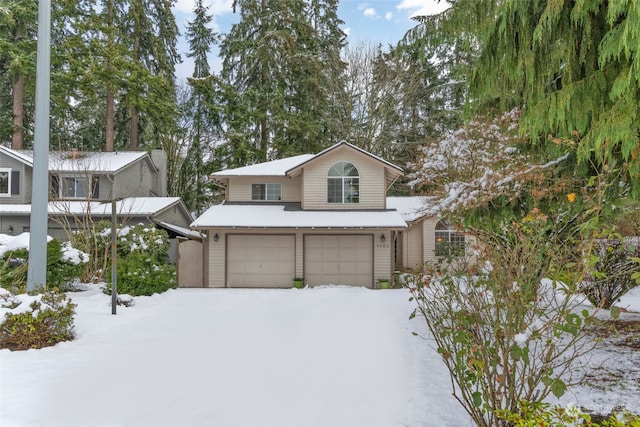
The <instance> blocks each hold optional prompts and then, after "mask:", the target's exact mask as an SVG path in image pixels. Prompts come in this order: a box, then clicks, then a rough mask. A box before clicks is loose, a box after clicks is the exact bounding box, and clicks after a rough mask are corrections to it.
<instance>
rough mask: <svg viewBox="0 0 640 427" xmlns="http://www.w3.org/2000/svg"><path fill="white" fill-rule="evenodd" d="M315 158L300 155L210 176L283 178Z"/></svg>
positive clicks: (308, 155) (310, 155) (309, 155)
mask: <svg viewBox="0 0 640 427" xmlns="http://www.w3.org/2000/svg"><path fill="white" fill-rule="evenodd" d="M313 157H315V156H314V155H313V154H301V155H299V156H294V157H287V158H285V159H280V160H273V161H270V162H263V163H256V164H255V165H249V166H243V167H240V168H235V169H227V170H222V171H219V172H215V173H213V174H212V176H214V177H220V178H222V177H227V176H285V175H286V173H287V171H288V170H289V169H291V168H294V167H296V166H297V165H299V164H302V163H304V162H306V161H307V160H309V159H311V158H313Z"/></svg>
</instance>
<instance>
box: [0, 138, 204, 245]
mask: <svg viewBox="0 0 640 427" xmlns="http://www.w3.org/2000/svg"><path fill="white" fill-rule="evenodd" d="M166 163H167V160H166V155H165V154H164V152H163V151H162V150H152V151H151V152H147V151H119V152H79V151H77V150H72V151H52V152H50V153H49V164H48V168H49V204H48V219H49V224H48V234H49V235H50V236H52V237H56V238H60V239H66V238H67V232H68V231H69V230H73V229H77V228H79V227H82V226H83V225H82V224H83V222H84V223H86V221H87V220H90V221H99V220H101V219H110V218H111V213H112V201H116V213H117V220H118V222H119V223H128V224H138V223H145V224H149V223H155V224H156V225H158V226H159V227H161V228H164V229H166V230H167V231H168V232H169V235H170V237H172V238H175V237H179V236H187V237H195V238H199V237H200V236H199V234H198V233H196V232H194V231H192V230H190V229H189V224H190V223H191V221H193V218H192V217H191V214H190V213H189V212H188V211H187V209H186V207H185V206H184V204H183V203H182V201H181V200H180V198H178V197H166V196H167V185H166V182H167V181H166V169H167V165H166ZM32 176H33V152H32V151H28V150H12V149H9V148H6V147H3V146H0V233H4V234H10V235H16V234H20V233H22V232H25V231H29V229H30V218H31V195H32Z"/></svg>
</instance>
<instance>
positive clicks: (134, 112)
mask: <svg viewBox="0 0 640 427" xmlns="http://www.w3.org/2000/svg"><path fill="white" fill-rule="evenodd" d="M137 149H138V109H137V108H136V107H135V106H131V132H130V134H129V150H130V151H136V150H137Z"/></svg>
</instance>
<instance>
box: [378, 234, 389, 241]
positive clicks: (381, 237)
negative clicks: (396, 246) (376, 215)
mask: <svg viewBox="0 0 640 427" xmlns="http://www.w3.org/2000/svg"><path fill="white" fill-rule="evenodd" d="M385 240H387V239H386V238H385V237H384V234H381V235H380V243H384V241H385Z"/></svg>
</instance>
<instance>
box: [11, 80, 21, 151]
mask: <svg viewBox="0 0 640 427" xmlns="http://www.w3.org/2000/svg"><path fill="white" fill-rule="evenodd" d="M12 125H13V131H12V133H11V148H12V149H14V150H22V148H23V147H24V75H23V74H22V73H20V74H18V77H17V78H16V80H15V82H14V83H13V122H12Z"/></svg>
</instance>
